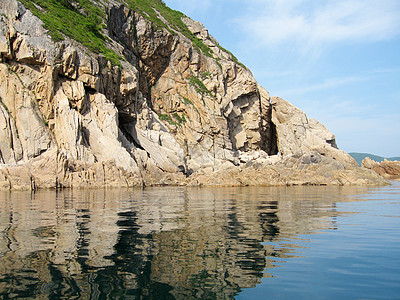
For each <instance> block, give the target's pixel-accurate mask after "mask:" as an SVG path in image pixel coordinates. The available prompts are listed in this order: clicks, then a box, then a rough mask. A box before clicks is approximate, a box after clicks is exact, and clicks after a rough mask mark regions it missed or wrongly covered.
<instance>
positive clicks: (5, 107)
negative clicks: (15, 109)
mask: <svg viewBox="0 0 400 300" xmlns="http://www.w3.org/2000/svg"><path fill="white" fill-rule="evenodd" d="M0 105H1V106H3V107H4V109H5V111H6V112H7V114H9V115H10V111H9V110H8V107H7V106H6V105H5V104H4V102H3V99H1V97H0Z"/></svg>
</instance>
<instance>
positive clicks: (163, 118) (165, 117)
mask: <svg viewBox="0 0 400 300" xmlns="http://www.w3.org/2000/svg"><path fill="white" fill-rule="evenodd" d="M172 116H173V117H174V118H175V119H176V121H177V122H175V121H174V120H172V118H171V116H170V115H168V114H159V115H158V117H159V118H160V120H161V121H166V122H168V123H169V124H171V125H175V126H181V125H182V123H185V122H186V118H185V115H184V114H182V116H180V115H179V114H178V113H173V114H172Z"/></svg>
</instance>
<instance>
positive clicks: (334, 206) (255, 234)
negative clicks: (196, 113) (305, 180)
mask: <svg viewBox="0 0 400 300" xmlns="http://www.w3.org/2000/svg"><path fill="white" fill-rule="evenodd" d="M0 298H3V299H9V298H25V299H26V298H28V299H33V298H40V299H400V183H399V182H394V183H393V185H392V186H388V187H378V188H365V187H363V188H360V187H358V188H357V187H280V188H265V187H263V188H252V187H243V188H169V187H168V188H146V189H143V190H141V189H111V190H63V191H58V192H56V191H39V192H36V193H34V194H31V193H25V192H24V193H22V192H12V193H8V192H7V193H3V192H1V193H0Z"/></svg>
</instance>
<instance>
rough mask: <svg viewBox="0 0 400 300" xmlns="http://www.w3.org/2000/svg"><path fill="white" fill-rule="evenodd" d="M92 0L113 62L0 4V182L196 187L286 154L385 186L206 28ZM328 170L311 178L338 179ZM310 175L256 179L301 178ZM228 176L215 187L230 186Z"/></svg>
mask: <svg viewBox="0 0 400 300" xmlns="http://www.w3.org/2000/svg"><path fill="white" fill-rule="evenodd" d="M154 1H155V0H154ZM94 3H96V5H97V6H98V7H97V9H100V11H101V12H103V15H102V16H101V21H102V22H103V25H104V26H102V27H101V32H99V33H98V34H99V35H101V36H102V37H103V40H102V41H103V43H104V45H102V47H104V49H108V50H107V51H108V52H107V51H105V52H104V53H106V54H107V53H108V54H109V53H113V54H114V55H115V57H118V59H117V60H116V61H115V60H114V61H113V63H111V62H110V61H109V60H108V59H107V58H106V57H105V56H104V55H103V54H99V53H94V52H93V51H91V50H90V49H88V48H87V47H85V46H84V45H82V44H81V43H79V42H78V41H76V40H73V39H71V38H69V37H67V36H64V37H63V38H64V39H63V40H62V41H58V42H55V41H54V40H53V39H52V38H51V37H50V35H49V32H48V31H46V30H45V29H44V27H43V25H44V24H43V22H42V21H41V20H40V19H39V18H38V17H36V16H35V15H34V14H33V13H32V12H31V11H30V10H28V9H27V8H25V7H24V6H23V5H22V4H21V3H19V2H18V1H16V0H4V1H2V2H1V4H0V9H1V14H0V102H1V105H0V139H1V143H0V188H1V189H37V188H54V187H77V186H80V187H84V186H91V187H101V186H143V185H158V184H159V185H166V184H172V185H186V184H191V185H196V184H206V182H205V181H204V180H198V178H199V177H201V176H203V175H204V174H216V173H215V172H222V173H223V174H225V175H223V176H222V178H227V176H226V174H228V172H230V170H232V169H233V170H235V171H234V172H233V173H232V174H234V176H235V178H234V182H236V183H235V184H239V185H240V184H241V181H243V180H242V178H241V176H242V175H241V172H240V171H238V170H242V169H243V170H246V169H247V167H248V166H249V164H250V165H252V166H253V168H254V167H255V166H257V167H256V169H257V170H264V169H268V168H270V166H272V165H273V166H275V165H276V164H277V163H280V164H281V165H282V164H283V165H284V166H286V167H287V166H288V165H287V164H286V163H285V162H286V161H287V159H288V157H291V156H293V155H297V156H299V155H300V156H301V155H304V154H306V153H308V152H309V151H313V152H315V153H317V154H318V155H322V156H323V157H324V158H328V159H333V160H334V161H335V163H337V164H340V167H337V168H334V169H335V172H336V171H337V170H339V169H340V170H339V171H340V172H342V171H346V172H347V173H351V174H352V175H351V176H353V177H354V178H359V177H360V176H361V177H362V178H363V180H358V181H357V183H368V184H370V183H383V182H382V181H379V180H380V179H379V178H378V177H376V176H375V175H369V174H372V173H368V174H367V173H366V172H363V173H362V174H361V173H360V174H361V175H360V174H359V172H360V171H359V168H357V167H355V166H354V165H355V162H354V161H353V160H352V158H351V157H350V156H349V155H348V154H347V153H345V152H343V151H341V150H338V149H337V146H336V142H335V136H334V135H333V134H332V133H330V132H329V131H328V130H327V129H326V128H325V127H324V126H323V125H322V124H320V123H319V122H318V121H316V120H311V119H308V118H307V116H306V115H305V114H304V113H303V112H302V111H300V110H299V109H298V108H296V107H294V106H293V105H291V104H290V103H288V102H287V101H285V100H283V99H281V98H279V97H272V98H271V97H270V95H269V93H268V91H266V90H265V89H264V88H263V87H261V86H259V85H258V83H257V82H256V80H255V79H254V77H253V75H252V73H251V72H250V70H248V69H247V68H246V67H245V66H243V65H242V64H241V63H239V62H238V61H237V59H236V58H235V57H234V56H233V55H232V54H231V53H230V52H228V51H227V50H225V49H223V48H222V47H221V46H220V45H219V44H218V42H217V41H216V40H215V39H214V38H213V37H212V36H211V35H210V34H209V33H208V31H207V29H205V28H204V27H203V25H202V24H200V23H198V22H196V21H193V20H191V19H190V18H187V17H185V16H183V15H179V16H180V17H179V18H180V19H179V20H180V22H182V23H179V24H180V26H177V25H176V24H174V23H172V21H171V20H170V19H168V17H167V16H165V17H164V15H163V14H165V11H167V12H170V13H171V12H173V11H172V10H170V9H169V8H167V7H165V6H164V5H163V4H161V3H158V2H157V3H158V4H157V5H155V7H158V11H157V9H156V8H151V9H152V11H153V12H154V13H155V14H156V15H157V16H159V17H158V19H157V20H159V21H160V22H162V24H163V25H162V26H161V25H160V24H159V23H154V20H151V17H150V15H148V14H144V13H143V12H141V11H139V10H138V11H135V10H133V9H132V8H131V7H128V6H124V5H123V4H122V3H120V1H111V2H109V3H108V4H107V5H106V6H104V5H105V4H99V3H97V2H93V3H92V5H94ZM72 5H74V4H72ZM75 5H77V4H75ZM160 5H161V6H160ZM174 13H177V12H174ZM168 20H170V21H168ZM102 49H103V48H102ZM116 64H117V65H116ZM278 154H279V155H278ZM297 156H296V157H297ZM323 163H324V161H323V160H320V161H319V162H318V163H317V164H318V166H321V164H323ZM287 169H288V174H290V175H293V172H297V171H298V170H297V169H296V168H292V166H291V165H290V164H289V166H288V167H287ZM325 173H326V174H327V176H322V177H318V178H317V179H314V180H311V182H312V183H313V184H342V183H343V180H342V181H341V180H336V181H335V180H330V179H329V180H326V179H324V177H325V178H331V177H332V174H331V171H329V170H326V172H325ZM307 176H308V178H307V180H303V179H304V178H303V179H302V178H301V176H297V177H298V179H296V180H295V181H293V180H292V179H291V177H290V176H289V177H288V176H284V175H282V176H281V180H278V181H277V180H272V181H271V183H268V182H266V181H263V182H262V184H267V185H269V184H303V183H308V182H310V180H308V179H309V178H310V176H311V177H313V176H314V175H313V173H312V172H310V174H307ZM338 176H339V177H340V176H341V175H338ZM346 176H347V175H346ZM346 176H344V175H343V176H342V177H346ZM346 178H347V177H346ZM227 179H228V181H226V182H224V181H222V182H221V181H218V182H219V183H218V184H221V185H231V184H232V182H231V181H232V180H231V178H227ZM364 179H365V180H364ZM346 180H347V179H345V180H344V181H345V182H348V181H349V180H347V181H346ZM377 180H378V181H377ZM245 181H246V180H245ZM350 183H351V182H350ZM210 184H212V183H211V182H210ZM246 184H247V183H246ZM251 184H258V183H257V180H253V181H252V183H251Z"/></svg>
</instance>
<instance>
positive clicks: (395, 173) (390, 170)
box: [361, 157, 400, 179]
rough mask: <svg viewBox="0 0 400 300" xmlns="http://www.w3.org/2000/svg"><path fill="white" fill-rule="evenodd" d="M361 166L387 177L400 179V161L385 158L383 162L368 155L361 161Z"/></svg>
mask: <svg viewBox="0 0 400 300" xmlns="http://www.w3.org/2000/svg"><path fill="white" fill-rule="evenodd" d="M361 166H362V167H364V168H366V169H370V170H372V171H374V172H376V173H377V174H379V175H381V176H383V177H385V178H387V179H400V161H389V160H386V159H385V160H384V161H383V162H381V163H379V162H376V161H374V160H372V159H371V158H369V157H366V158H364V159H363V161H362V162H361Z"/></svg>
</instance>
